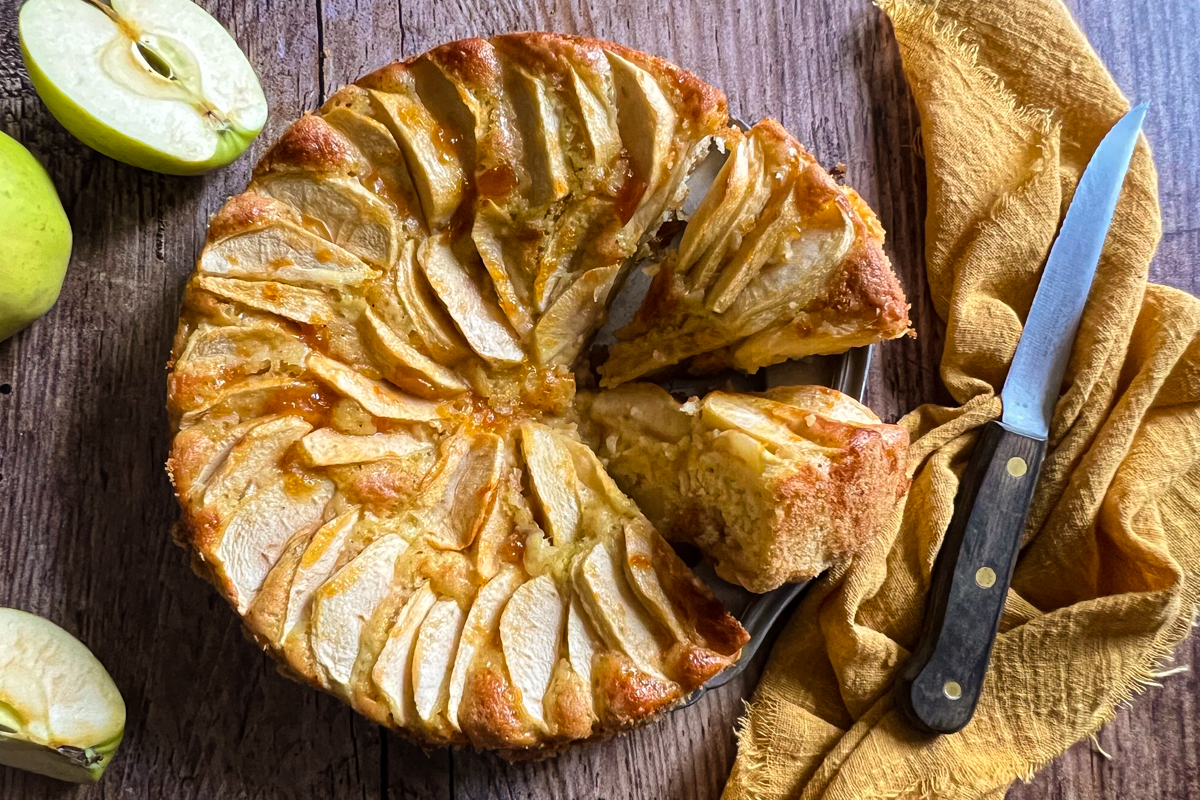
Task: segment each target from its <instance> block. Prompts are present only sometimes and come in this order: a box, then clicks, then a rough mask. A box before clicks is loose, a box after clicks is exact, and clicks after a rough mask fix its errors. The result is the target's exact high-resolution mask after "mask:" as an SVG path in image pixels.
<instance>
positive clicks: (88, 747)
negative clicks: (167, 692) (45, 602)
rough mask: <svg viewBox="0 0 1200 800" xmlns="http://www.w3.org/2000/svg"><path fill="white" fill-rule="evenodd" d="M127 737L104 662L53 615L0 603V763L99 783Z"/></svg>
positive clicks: (117, 694)
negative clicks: (51, 617)
mask: <svg viewBox="0 0 1200 800" xmlns="http://www.w3.org/2000/svg"><path fill="white" fill-rule="evenodd" d="M124 735H125V701H124V700H122V699H121V693H120V692H119V691H117V687H116V684H114V683H113V680H112V678H110V677H109V675H108V672H106V671H105V669H104V666H103V665H102V664H101V663H100V662H99V661H98V660H97V659H96V657H95V656H94V655H92V653H91V651H90V650H88V649H87V647H85V646H84V645H83V643H81V642H80V641H79V640H78V639H76V638H75V637H74V636H72V635H71V634H69V633H67V632H66V631H64V630H63V629H62V628H60V627H58V626H57V625H55V624H54V623H52V622H49V621H48V620H44V619H42V618H41V617H37V616H34V615H33V614H27V613H26V612H24V611H18V610H16V609H14V608H0V764H6V765H8V766H10V767H17V768H18V769H24V770H29V771H30V772H37V773H40V774H42V775H49V776H50V777H52V778H58V779H59V780H64V781H72V782H74V783H95V782H96V781H98V780H99V779H100V776H101V775H103V774H104V770H105V768H106V767H108V764H109V762H110V761H111V760H112V757H113V754H114V753H116V751H117V746H118V745H120V744H121V738H122V737H123V736H124Z"/></svg>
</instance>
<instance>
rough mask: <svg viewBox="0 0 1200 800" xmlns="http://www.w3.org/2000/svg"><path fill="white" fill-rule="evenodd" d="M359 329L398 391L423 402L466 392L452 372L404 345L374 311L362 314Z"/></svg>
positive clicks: (463, 383)
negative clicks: (417, 397) (416, 396)
mask: <svg viewBox="0 0 1200 800" xmlns="http://www.w3.org/2000/svg"><path fill="white" fill-rule="evenodd" d="M361 327H362V330H363V332H364V334H365V338H366V344H367V348H368V349H369V351H370V353H371V355H372V356H373V357H374V358H375V360H376V362H377V363H378V364H379V365H380V366H381V367H382V368H383V372H384V376H385V377H386V378H387V379H388V380H389V381H391V382H392V383H394V384H396V385H397V386H399V387H400V388H401V389H404V390H405V391H407V392H411V393H412V394H415V395H418V396H420V397H426V398H444V397H453V396H454V395H459V394H462V393H463V392H465V391H466V390H467V388H468V386H467V382H466V381H464V380H463V379H462V378H460V377H459V376H458V374H457V373H456V372H454V370H451V369H448V368H447V367H444V366H442V365H441V364H439V363H438V362H436V361H434V360H433V359H431V358H429V357H428V356H426V355H425V354H423V353H422V352H421V351H420V350H418V349H417V348H415V347H413V346H412V345H410V344H408V343H407V342H405V341H404V339H402V338H401V337H400V336H399V335H398V334H397V333H396V332H395V331H394V330H392V329H391V328H390V327H389V326H388V324H387V323H386V322H384V320H383V319H382V318H381V317H380V316H379V315H378V314H376V313H375V312H374V311H372V310H369V309H368V310H367V312H366V313H365V314H363V316H362V323H361Z"/></svg>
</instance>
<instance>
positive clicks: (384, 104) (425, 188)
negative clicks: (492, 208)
mask: <svg viewBox="0 0 1200 800" xmlns="http://www.w3.org/2000/svg"><path fill="white" fill-rule="evenodd" d="M397 66H399V65H397ZM401 69H402V68H401ZM389 88H390V89H392V90H393V91H380V90H376V89H369V90H368V93H369V95H370V98H371V101H372V104H373V107H374V109H375V112H376V115H377V116H378V117H379V118H380V119H382V120H383V122H384V123H385V124H386V125H387V126H388V129H389V130H390V131H391V132H392V136H394V137H395V139H396V142H397V143H398V144H399V145H400V149H401V150H402V151H403V153H404V159H405V161H406V162H407V164H408V169H409V173H410V174H411V175H412V178H413V184H414V186H415V187H416V189H417V194H418V195H419V197H420V198H421V209H422V211H424V214H425V219H426V221H427V222H428V224H429V226H430V228H431V229H435V230H436V229H438V228H441V227H443V226H444V225H446V223H448V222H449V221H450V217H451V215H453V214H454V212H455V211H456V210H457V209H458V206H459V204H460V203H461V202H462V188H463V186H464V184H465V183H466V181H465V177H466V176H465V174H464V171H463V167H462V164H461V162H460V161H459V159H458V157H457V155H456V154H455V153H454V152H453V150H452V149H451V147H450V144H449V141H450V139H451V138H452V136H451V135H448V134H447V133H446V131H445V129H444V128H442V126H441V125H439V124H438V122H437V120H435V119H434V118H433V115H432V114H430V113H429V111H428V109H426V108H425V106H424V105H422V103H421V101H420V100H419V99H418V98H417V97H416V96H415V95H414V94H410V93H409V91H408V90H407V88H406V87H404V86H403V85H401V83H396V84H393V85H392V86H390V87H389Z"/></svg>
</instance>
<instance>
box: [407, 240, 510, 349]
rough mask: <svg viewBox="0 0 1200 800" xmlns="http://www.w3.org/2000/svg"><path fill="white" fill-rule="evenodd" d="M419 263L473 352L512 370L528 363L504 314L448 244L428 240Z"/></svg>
mask: <svg viewBox="0 0 1200 800" xmlns="http://www.w3.org/2000/svg"><path fill="white" fill-rule="evenodd" d="M417 260H418V261H419V262H420V264H421V267H422V268H423V269H424V271H425V277H426V278H427V279H428V280H429V284H430V285H431V286H432V287H433V290H434V292H436V293H437V296H438V297H439V298H440V299H441V301H442V304H443V305H445V307H446V310H447V311H448V312H450V317H451V319H453V320H454V324H455V325H457V326H458V329H459V331H461V332H462V335H463V336H464V337H465V338H466V340H467V342H469V343H470V345H471V349H473V350H474V351H475V352H476V353H478V354H479V355H480V356H481V357H482V358H484V359H485V360H487V361H489V362H491V363H493V364H496V365H497V366H512V365H516V364H520V363H521V362H522V361H524V360H525V353H524V351H523V350H522V349H521V345H520V342H519V341H518V339H517V337H516V334H514V333H513V331H512V329H511V328H509V327H508V322H507V320H506V318H505V316H504V312H502V311H501V310H500V308H499V306H497V305H496V303H495V302H493V301H492V300H491V299H490V298H488V297H486V296H485V295H484V294H483V292H482V291H481V290H480V288H479V284H478V283H476V282H475V280H474V279H473V278H472V277H471V275H470V274H469V273H468V272H467V270H466V268H465V267H464V266H463V265H462V264H461V263H459V261H458V259H457V258H456V257H455V255H454V252H453V251H452V250H451V249H450V247H449V245H448V244H447V243H446V242H445V241H443V240H442V239H427V240H425V242H424V244H423V245H422V246H421V248H420V249H419V250H418V251H417Z"/></svg>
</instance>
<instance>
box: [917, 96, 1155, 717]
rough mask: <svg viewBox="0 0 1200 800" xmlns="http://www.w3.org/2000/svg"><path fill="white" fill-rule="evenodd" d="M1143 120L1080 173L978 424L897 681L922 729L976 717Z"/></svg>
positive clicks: (1121, 127)
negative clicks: (996, 414)
mask: <svg viewBox="0 0 1200 800" xmlns="http://www.w3.org/2000/svg"><path fill="white" fill-rule="evenodd" d="M1145 116H1146V104H1145V103H1143V104H1141V105H1139V106H1137V107H1135V108H1133V109H1132V110H1131V111H1129V113H1127V114H1126V115H1125V116H1124V117H1122V118H1121V119H1120V120H1119V121H1118V122H1117V123H1116V125H1114V126H1113V127H1112V129H1111V130H1109V132H1108V133H1107V134H1106V135H1105V137H1104V139H1103V140H1102V141H1101V142H1100V145H1099V146H1098V147H1097V148H1096V152H1095V153H1094V154H1093V155H1092V158H1091V161H1090V162H1089V163H1088V165H1087V168H1086V169H1085V170H1084V173H1083V177H1082V178H1080V180H1079V185H1078V186H1077V187H1076V189H1075V196H1074V197H1073V198H1072V200H1071V204H1070V207H1069V208H1068V209H1067V214H1066V217H1065V218H1064V220H1063V223H1062V227H1061V228H1060V229H1059V232H1058V236H1057V237H1056V238H1055V240H1054V244H1053V245H1052V246H1051V248H1050V256H1049V258H1048V259H1047V260H1046V266H1045V268H1044V270H1043V272H1042V278H1041V282H1040V283H1039V284H1038V288H1037V293H1036V294H1035V295H1034V299H1033V305H1032V307H1031V308H1030V309H1029V316H1028V318H1027V319H1026V321H1025V328H1024V330H1023V332H1022V334H1021V339H1020V341H1019V342H1018V343H1017V350H1016V353H1015V354H1014V356H1013V361H1012V365H1011V366H1010V367H1009V372H1008V378H1007V379H1006V380H1005V382H1004V388H1003V390H1002V391H1001V393H1000V400H1001V402H1002V404H1003V414H1002V416H1001V417H1000V419H999V420H998V421H993V422H989V423H988V424H987V425H985V426H984V427H983V429H982V430H981V431H980V433H979V439H978V441H977V442H976V444H975V450H974V452H973V454H972V456H971V461H970V463H969V464H968V465H967V468H966V471H965V472H964V473H963V475H962V478H961V480H960V483H959V488H958V495H957V496H956V498H955V504H954V513H953V516H952V517H951V520H950V526H949V527H948V528H947V530H946V535H945V538H944V540H943V542H942V547H941V550H940V552H939V553H938V557H937V561H936V563H935V564H934V570H933V582H932V585H931V586H930V590H929V598H928V605H927V607H926V611H925V621H924V626H923V629H922V632H921V637H920V640H919V643H918V645H917V648H916V649H915V650H914V651H913V654H912V657H911V658H910V659H909V661H908V662H907V664H905V666H904V667H903V668H902V670H901V673H900V677H899V679H898V682H897V686H896V693H897V694H896V702H897V706H898V708H899V709H900V712H901V714H902V715H903V716H904V717H905V718H907V719H908V721H909V722H910V723H911V724H912V725H913V726H914V727H916V728H917V729H919V730H921V731H924V732H928V733H953V732H955V731H958V730H961V729H962V728H963V727H964V726H965V725H966V724H967V723H968V722H970V720H971V717H972V715H973V714H974V713H975V706H976V704H977V703H978V702H979V696H980V693H981V690H982V688H983V682H984V676H985V673H986V672H987V666H988V660H989V658H990V656H991V652H992V645H993V644H994V643H995V641H996V631H997V627H998V626H999V624H1000V615H1001V613H1002V612H1003V611H1004V601H1005V597H1006V595H1007V594H1008V587H1009V583H1010V581H1011V580H1012V572H1013V567H1014V566H1015V565H1016V561H1017V552H1018V551H1019V550H1020V546H1021V536H1022V534H1023V533H1024V530H1025V522H1026V519H1027V518H1028V516H1029V506H1030V503H1031V502H1032V500H1033V493H1034V488H1035V487H1036V486H1037V479H1038V474H1039V473H1040V471H1041V467H1042V459H1043V458H1044V457H1045V454H1046V440H1047V438H1048V437H1049V433H1050V420H1051V417H1052V415H1053V414H1054V406H1055V404H1056V402H1057V401H1058V396H1059V390H1060V388H1061V385H1062V379H1063V372H1064V371H1065V370H1066V367H1067V359H1068V358H1069V356H1070V354H1071V346H1072V345H1073V343H1074V341H1075V333H1076V331H1077V329H1078V327H1079V319H1080V317H1081V315H1082V314H1083V307H1084V304H1085V303H1086V302H1087V298H1088V294H1089V292H1090V290H1091V285H1092V278H1093V277H1094V276H1095V274H1096V264H1097V263H1098V262H1099V260H1100V251H1101V250H1102V249H1103V246H1104V240H1105V238H1106V237H1107V235H1108V229H1109V226H1110V225H1111V223H1112V217H1113V212H1114V210H1115V209H1116V205H1117V198H1118V197H1119V196H1120V194H1121V186H1122V185H1123V183H1124V181H1125V175H1126V173H1127V172H1128V171H1129V162H1130V159H1131V158H1132V156H1133V150H1134V147H1135V145H1136V144H1137V139H1138V134H1139V133H1140V131H1141V129H1142V120H1143V119H1144V118H1145Z"/></svg>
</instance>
